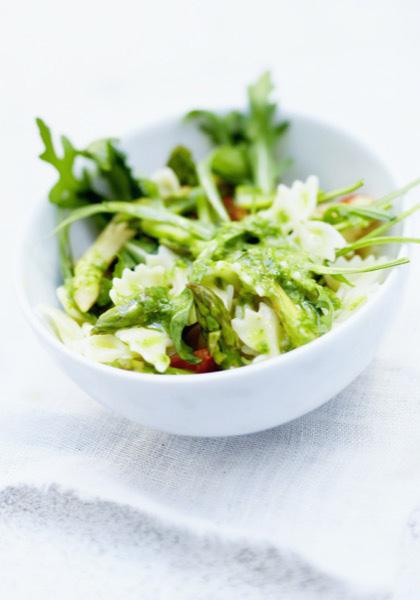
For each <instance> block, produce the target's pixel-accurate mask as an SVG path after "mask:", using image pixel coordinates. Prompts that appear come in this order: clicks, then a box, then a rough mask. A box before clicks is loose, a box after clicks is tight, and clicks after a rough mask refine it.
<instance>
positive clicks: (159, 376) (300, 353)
mask: <svg viewBox="0 0 420 600" xmlns="http://www.w3.org/2000/svg"><path fill="white" fill-rule="evenodd" d="M214 109H215V110H216V111H219V112H223V111H228V110H230V106H228V105H227V106H226V105H220V106H217V105H216V106H215V107H214ZM284 114H285V116H286V117H287V118H289V119H290V120H292V121H293V119H298V120H300V121H301V122H305V121H306V122H308V123H310V124H312V125H317V126H320V127H321V128H323V129H329V130H330V131H331V132H332V133H336V134H337V135H341V136H344V137H345V138H347V139H348V140H349V141H350V142H352V143H354V144H357V145H359V146H362V147H363V149H364V150H365V152H367V154H369V155H370V156H371V157H372V158H373V159H374V160H375V161H376V162H377V163H379V164H380V165H381V166H382V167H383V169H384V170H385V171H387V173H388V174H389V177H390V179H391V180H392V182H393V184H394V185H395V187H397V182H398V179H397V177H396V176H395V174H394V173H393V171H392V170H391V169H390V168H389V167H388V165H387V164H386V162H385V161H384V160H383V159H382V158H381V156H380V155H379V154H378V152H377V151H376V150H374V149H373V148H372V147H371V145H370V144H368V143H366V141H365V140H363V139H361V138H359V137H358V136H356V135H354V134H353V133H351V132H349V131H348V130H347V129H346V128H345V127H341V126H338V125H336V124H335V123H332V122H329V121H327V120H325V119H323V118H320V117H318V116H315V115H311V114H309V113H306V112H301V111H289V110H288V111H285V113H284ZM176 121H178V122H179V123H180V124H181V123H182V121H181V119H180V117H179V114H178V115H170V114H169V115H166V116H163V117H162V118H158V119H154V120H151V121H150V122H148V123H147V125H145V126H140V127H138V128H136V129H133V130H130V131H129V132H127V133H126V134H124V135H122V136H121V137H120V140H121V143H122V145H123V146H124V145H125V144H127V143H130V142H132V141H134V140H135V138H136V137H138V136H140V135H144V134H147V133H148V132H152V131H153V130H154V129H156V128H157V127H165V125H169V124H174V123H175V122H176ZM128 158H129V159H130V157H129V156H128ZM402 201H403V205H404V203H405V202H404V201H405V196H402ZM48 209H53V206H51V205H50V204H49V203H48V200H47V198H46V196H44V197H43V198H42V199H41V200H40V201H38V202H36V203H35V204H34V206H33V207H32V208H31V210H30V211H29V215H28V217H27V218H26V219H25V222H24V225H23V227H22V228H21V231H20V235H19V238H18V244H17V252H16V260H15V268H14V279H15V289H16V294H17V298H18V302H19V305H20V307H21V309H22V312H23V314H24V315H25V317H26V319H27V320H28V322H29V324H30V325H31V327H32V328H33V329H34V331H35V332H36V333H37V334H38V335H39V336H40V337H41V338H42V339H43V340H45V342H46V343H47V344H48V345H49V346H50V347H52V348H53V349H54V350H55V351H57V352H58V353H63V354H64V355H65V356H67V357H68V358H69V359H70V360H73V361H75V362H76V363H79V364H80V365H81V366H83V367H88V368H90V369H93V370H96V371H97V372H98V374H104V375H112V376H114V377H117V378H119V379H122V380H124V379H127V380H136V381H138V382H139V383H140V382H143V383H146V382H148V383H149V382H152V381H154V382H156V383H163V382H166V383H168V384H171V385H173V384H174V383H175V382H176V383H177V384H178V385H180V386H183V385H185V384H186V382H188V385H191V382H192V381H196V384H195V385H198V384H199V382H202V383H210V382H216V381H219V380H225V381H226V382H227V380H228V378H231V379H232V378H237V377H239V376H240V374H241V373H242V374H245V373H246V374H248V375H249V376H252V374H253V373H254V374H255V375H256V374H258V373H261V372H262V371H264V370H268V369H271V368H272V367H275V368H283V367H287V365H288V364H289V363H290V362H291V361H292V362H293V361H298V360H299V359H300V358H305V357H306V356H307V355H308V354H310V353H311V352H315V351H316V349H317V348H322V347H323V346H325V345H326V344H329V343H333V341H334V339H335V338H336V337H337V336H340V334H341V333H344V332H345V331H346V330H349V329H351V328H352V327H356V325H357V320H358V319H359V320H360V319H363V316H364V315H365V314H366V313H368V312H370V311H371V310H374V308H375V306H376V305H377V304H379V303H380V301H381V299H382V297H383V296H384V295H385V294H387V293H388V292H389V290H390V288H391V287H392V286H393V285H394V282H395V281H396V279H397V277H398V275H399V274H398V268H397V269H392V270H391V272H389V273H387V275H386V278H385V280H384V281H383V283H382V284H381V286H380V289H379V290H377V291H376V292H375V293H374V294H373V295H372V296H371V297H370V298H368V299H367V300H366V302H365V303H364V304H363V305H362V306H361V307H359V308H358V309H357V310H356V311H355V313H354V314H353V315H351V316H350V317H348V318H347V319H346V320H345V321H343V322H341V323H337V324H336V326H335V327H334V328H332V329H331V330H330V331H328V332H327V333H325V334H323V335H321V336H320V337H318V338H315V339H314V340H312V341H310V342H308V343H307V344H304V345H303V346H299V347H298V348H294V349H292V350H289V351H288V352H285V353H284V354H280V355H278V356H273V357H271V358H268V359H266V360H262V361H258V362H256V363H253V364H249V365H244V366H243V367H237V368H233V369H226V370H220V371H214V372H211V373H199V374H194V373H191V375H190V374H170V373H169V374H164V373H139V372H137V371H129V370H125V369H118V368H116V367H113V366H110V365H106V364H102V363H97V362H94V361H91V360H89V359H88V358H85V357H84V356H83V355H81V354H78V353H77V352H75V351H74V350H70V349H69V348H68V347H67V346H65V345H64V344H63V343H62V342H61V341H60V340H59V339H58V338H57V337H56V336H55V335H54V333H53V332H52V330H51V329H50V328H49V327H48V326H47V324H46V323H45V320H43V319H42V318H40V316H39V314H37V312H36V307H33V306H32V305H31V303H30V301H29V298H28V296H27V294H26V291H25V286H24V283H23V281H24V277H23V273H24V262H25V253H24V249H25V243H26V240H27V239H28V238H29V235H30V232H31V231H32V229H33V228H32V223H33V222H34V221H35V220H36V217H37V216H38V215H39V214H42V212H43V211H44V210H48ZM401 226H402V232H401V233H402V235H403V234H404V232H405V230H406V222H405V221H403V222H402V224H401ZM397 247H398V252H397V258H400V257H401V256H402V255H403V253H404V254H409V252H407V250H408V248H407V244H398V245H397ZM403 266H407V265H403ZM244 370H245V372H244ZM195 375H198V376H195Z"/></svg>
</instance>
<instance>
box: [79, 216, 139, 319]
mask: <svg viewBox="0 0 420 600" xmlns="http://www.w3.org/2000/svg"><path fill="white" fill-rule="evenodd" d="M134 234H135V231H134V230H133V229H131V227H130V226H129V224H128V223H127V221H120V220H119V217H118V215H117V216H115V217H114V218H113V219H112V221H111V222H110V223H109V224H108V225H107V226H106V227H105V229H104V230H103V231H102V232H101V233H100V235H99V236H98V238H97V239H96V241H95V242H94V243H93V244H92V246H90V247H89V248H88V249H87V250H86V252H85V253H84V254H83V256H82V257H81V258H80V259H79V260H78V262H77V263H76V266H75V269H74V279H73V296H74V300H75V302H76V304H77V306H78V307H79V309H80V310H81V311H82V312H84V313H85V312H87V311H88V310H89V309H90V308H91V307H92V306H93V305H94V304H95V302H96V300H97V298H98V295H99V289H100V283H101V279H102V277H103V274H104V272H105V271H106V270H107V268H108V267H109V265H110V264H111V262H112V261H113V259H114V258H115V256H116V254H117V253H118V252H119V251H120V250H121V248H122V247H123V246H124V244H125V243H126V242H127V241H128V240H129V239H130V238H132V237H133V235H134Z"/></svg>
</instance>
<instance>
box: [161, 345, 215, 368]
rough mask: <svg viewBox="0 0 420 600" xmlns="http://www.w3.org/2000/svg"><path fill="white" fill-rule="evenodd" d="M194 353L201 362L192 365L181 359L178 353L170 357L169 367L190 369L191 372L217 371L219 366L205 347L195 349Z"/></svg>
mask: <svg viewBox="0 0 420 600" xmlns="http://www.w3.org/2000/svg"><path fill="white" fill-rule="evenodd" d="M194 354H195V355H196V356H197V357H198V358H201V362H200V363H198V364H196V365H193V364H192V363H190V362H188V361H186V360H183V359H182V358H181V357H180V356H178V354H174V355H173V356H172V358H171V367H174V368H175V369H185V370H187V371H192V372H193V373H211V372H212V371H218V370H219V366H218V365H217V364H216V363H215V362H214V360H213V357H212V356H211V355H210V352H209V351H208V350H207V348H202V349H201V350H195V352H194Z"/></svg>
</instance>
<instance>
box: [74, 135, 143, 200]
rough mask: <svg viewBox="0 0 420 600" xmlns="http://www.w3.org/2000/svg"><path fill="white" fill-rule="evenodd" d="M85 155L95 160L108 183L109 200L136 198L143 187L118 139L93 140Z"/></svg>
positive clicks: (84, 152)
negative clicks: (118, 143) (119, 145)
mask: <svg viewBox="0 0 420 600" xmlns="http://www.w3.org/2000/svg"><path fill="white" fill-rule="evenodd" d="M83 155H84V156H86V157H87V158H90V159H91V160H93V161H94V162H95V164H96V166H97V168H98V171H99V174H100V175H101V177H102V179H103V180H104V181H106V183H107V184H108V193H107V194H106V196H107V198H108V199H109V200H134V199H136V198H139V197H140V196H141V195H142V193H141V192H142V189H141V187H140V185H139V183H138V182H137V180H136V179H135V178H134V176H133V174H132V172H131V168H130V167H129V166H128V164H127V157H126V155H125V154H124V152H122V150H120V149H119V148H117V146H116V140H113V139H101V140H96V141H95V142H92V143H91V144H90V145H89V146H88V147H87V148H86V150H84V151H83Z"/></svg>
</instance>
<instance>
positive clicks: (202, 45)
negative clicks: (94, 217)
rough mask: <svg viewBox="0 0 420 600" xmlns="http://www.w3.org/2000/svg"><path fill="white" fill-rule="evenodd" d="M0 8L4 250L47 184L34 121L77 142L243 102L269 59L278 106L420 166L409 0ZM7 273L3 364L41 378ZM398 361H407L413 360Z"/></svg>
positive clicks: (0, 239)
mask: <svg viewBox="0 0 420 600" xmlns="http://www.w3.org/2000/svg"><path fill="white" fill-rule="evenodd" d="M0 8H1V13H2V15H3V16H2V17H0V40H1V46H2V51H1V53H0V107H1V114H0V132H1V142H0V165H1V167H2V169H1V170H2V174H3V178H2V184H3V201H2V209H3V212H2V218H1V219H0V244H1V245H2V251H3V257H11V255H12V252H13V248H14V247H15V243H16V241H17V238H18V236H19V231H20V229H21V226H22V223H23V221H24V219H25V217H26V214H27V213H28V211H29V210H30V208H31V206H32V205H33V204H34V203H35V202H36V201H37V200H38V199H39V198H40V197H41V196H42V194H43V193H44V192H45V190H46V188H47V186H48V185H49V184H50V182H51V172H50V170H49V169H48V168H47V167H46V166H43V165H41V164H40V163H39V161H38V160H37V158H36V156H37V154H38V153H39V151H40V145H39V140H38V137H37V132H36V129H35V127H34V117H35V116H38V115H39V116H42V117H43V118H45V119H46V120H47V122H48V123H49V124H50V125H51V126H52V127H53V129H54V130H55V131H57V132H65V133H69V134H70V137H71V139H72V140H74V141H75V142H76V143H77V144H80V145H82V144H83V143H84V142H88V141H90V140H91V139H94V138H95V137H102V136H104V135H112V136H118V135H120V134H122V133H125V132H128V131H129V130H130V129H133V128H137V127H139V126H141V125H143V124H145V123H147V122H149V121H151V120H155V119H158V118H160V117H162V116H164V115H173V114H178V113H183V112H184V111H185V110H186V109H188V108H191V107H193V106H210V107H211V106H214V105H218V104H237V103H240V102H242V99H243V92H244V86H245V85H246V83H248V82H249V81H252V80H253V79H254V78H255V77H256V76H257V75H258V74H259V73H260V72H261V71H262V70H263V69H266V68H269V69H270V70H271V71H272V73H273V77H274V80H275V82H276V84H277V88H278V95H279V97H280V99H281V104H282V106H284V107H286V108H289V109H292V110H297V111H302V112H304V113H310V114H314V115H316V116H319V117H321V118H324V119H327V120H329V121H331V122H332V123H334V124H337V125H339V126H342V127H345V128H346V129H348V130H350V131H352V132H353V133H354V134H355V135H357V136H359V137H360V138H361V139H362V140H364V141H366V142H367V143H368V144H370V145H371V146H372V147H373V148H374V149H376V150H377V151H378V152H379V154H380V155H381V156H382V157H383V159H384V160H385V161H386V162H387V163H388V164H389V165H390V166H391V168H392V170H393V172H394V173H395V175H396V177H397V179H398V180H400V181H401V182H405V181H408V180H409V179H411V178H414V177H415V176H418V175H419V174H420V173H419V171H420V167H419V164H420V163H419V153H420V111H419V106H420V102H419V101H420V77H418V64H419V58H420V36H419V34H418V24H419V22H420V3H419V2H418V1H417V0H402V1H400V2H395V1H394V0H371V1H370V2H362V1H358V0H343V1H342V2H332V1H331V2H313V1H311V0H293V1H292V0H290V1H287V2H286V1H284V0H280V1H279V0H273V1H269V0H260V2H258V3H255V2H249V1H247V0H241V1H238V0H233V1H231V2H225V1H222V0H213V1H212V2H208V3H203V2H200V1H193V0H178V1H177V2H172V3H170V2H167V1H163V0H154V1H153V2H146V1H144V0H141V1H137V2H134V1H133V2H129V1H127V0H120V2H118V3H117V4H115V3H111V2H107V1H104V0H102V1H101V2H99V0H92V1H90V2H86V1H81V0H75V1H73V2H71V3H60V2H56V1H47V0H38V1H37V2H36V3H35V2H33V3H27V2H25V1H24V0H17V1H16V2H6V0H0ZM361 175H363V174H361ZM6 264H7V263H6ZM5 271H6V273H5V274H4V275H3V281H4V285H2V288H1V289H2V293H1V295H0V318H1V320H2V327H3V330H4V331H5V336H6V340H7V341H6V343H5V344H2V345H1V347H0V356H1V363H0V364H1V365H2V367H1V369H2V371H3V374H4V375H6V376H7V375H8V374H9V375H10V373H15V374H16V373H17V372H18V370H17V367H16V364H17V362H19V363H20V365H21V371H20V372H24V373H25V379H26V380H27V381H30V379H31V377H37V378H38V379H40V378H42V377H47V368H53V367H52V366H51V365H50V363H47V362H46V361H43V359H39V360H38V358H37V353H38V346H37V345H36V343H35V341H34V340H33V339H32V336H31V334H30V333H29V331H28V330H27V327H26V325H25V324H24V322H23V319H22V317H21V315H20V313H19V311H18V309H17V307H16V300H15V297H14V293H13V284H12V279H13V277H12V276H13V273H12V271H13V269H12V261H11V260H10V268H6V269H5ZM389 335H396V334H395V330H394V333H392V332H390V334H389ZM403 337H404V336H403V334H400V335H398V336H396V338H395V339H396V340H397V342H399V341H401V340H402V339H403ZM22 348H25V353H24V354H23V356H22V353H21V349H22ZM34 357H36V360H34ZM404 360H405V361H406V364H407V365H409V364H410V363H411V364H413V366H416V367H417V362H418V356H414V355H412V354H410V353H409V352H407V353H406V356H404ZM47 365H48V366H47ZM39 369H41V370H42V369H44V370H45V371H44V374H42V372H41V374H40V373H39ZM60 377H61V376H60V375H58V374H56V375H55V381H60V385H62V387H63V389H65V388H66V386H70V384H68V383H67V381H66V379H65V378H64V376H63V377H62V378H60ZM6 381H8V382H9V383H8V385H13V382H12V381H11V379H10V377H9V379H7V377H6ZM63 393H64V392H63ZM5 410H6V408H4V409H3V411H5Z"/></svg>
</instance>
